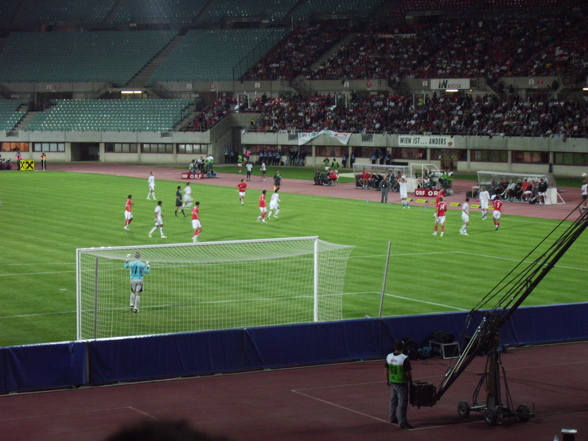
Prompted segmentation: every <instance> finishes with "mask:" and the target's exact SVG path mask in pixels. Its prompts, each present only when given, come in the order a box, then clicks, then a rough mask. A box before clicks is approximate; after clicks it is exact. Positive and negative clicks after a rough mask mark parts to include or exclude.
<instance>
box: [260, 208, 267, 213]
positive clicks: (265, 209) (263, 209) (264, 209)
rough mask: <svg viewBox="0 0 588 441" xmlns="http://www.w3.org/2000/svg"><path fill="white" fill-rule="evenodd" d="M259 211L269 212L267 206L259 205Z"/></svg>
mask: <svg viewBox="0 0 588 441" xmlns="http://www.w3.org/2000/svg"><path fill="white" fill-rule="evenodd" d="M259 211H261V212H262V213H265V212H267V207H259Z"/></svg>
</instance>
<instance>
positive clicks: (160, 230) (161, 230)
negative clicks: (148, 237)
mask: <svg viewBox="0 0 588 441" xmlns="http://www.w3.org/2000/svg"><path fill="white" fill-rule="evenodd" d="M159 232H160V233H161V235H162V236H165V234H164V233H163V228H160V229H159Z"/></svg>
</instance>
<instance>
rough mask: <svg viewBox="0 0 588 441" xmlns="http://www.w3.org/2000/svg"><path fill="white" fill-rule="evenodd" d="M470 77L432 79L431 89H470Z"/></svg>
mask: <svg viewBox="0 0 588 441" xmlns="http://www.w3.org/2000/svg"><path fill="white" fill-rule="evenodd" d="M469 88H470V79H469V78H451V79H447V78H440V79H439V78H436V79H432V80H431V89H457V90H460V89H469Z"/></svg>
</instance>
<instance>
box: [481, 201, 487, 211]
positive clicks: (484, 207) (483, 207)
mask: <svg viewBox="0 0 588 441" xmlns="http://www.w3.org/2000/svg"><path fill="white" fill-rule="evenodd" d="M480 208H481V209H482V210H487V209H488V201H485V202H484V201H480Z"/></svg>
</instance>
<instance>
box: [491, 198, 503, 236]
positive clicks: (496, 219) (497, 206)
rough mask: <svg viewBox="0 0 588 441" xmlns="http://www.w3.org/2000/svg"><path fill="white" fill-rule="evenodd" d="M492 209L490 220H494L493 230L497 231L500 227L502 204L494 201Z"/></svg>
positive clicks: (497, 200) (496, 200)
mask: <svg viewBox="0 0 588 441" xmlns="http://www.w3.org/2000/svg"><path fill="white" fill-rule="evenodd" d="M492 206H493V207H494V211H493V212H492V219H494V229H495V230H498V228H499V227H500V216H501V215H502V207H503V206H504V202H502V201H501V200H500V199H499V198H496V199H494V202H493V203H492Z"/></svg>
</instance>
